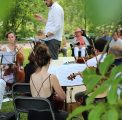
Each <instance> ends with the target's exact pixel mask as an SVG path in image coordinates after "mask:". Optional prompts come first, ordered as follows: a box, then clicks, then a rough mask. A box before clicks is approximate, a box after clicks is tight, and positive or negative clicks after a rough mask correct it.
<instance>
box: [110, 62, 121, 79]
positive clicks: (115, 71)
mask: <svg viewBox="0 0 122 120" xmlns="http://www.w3.org/2000/svg"><path fill="white" fill-rule="evenodd" d="M119 72H122V64H121V65H119V66H115V67H113V69H112V70H111V74H110V79H115V77H116V75H117V74H118V73H119Z"/></svg>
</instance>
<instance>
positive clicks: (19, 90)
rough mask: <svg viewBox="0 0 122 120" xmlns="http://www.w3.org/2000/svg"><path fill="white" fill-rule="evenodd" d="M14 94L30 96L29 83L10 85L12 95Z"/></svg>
mask: <svg viewBox="0 0 122 120" xmlns="http://www.w3.org/2000/svg"><path fill="white" fill-rule="evenodd" d="M16 96H31V91H30V84H29V83H15V84H14V85H13V86H12V97H13V99H14V98H15V97H16Z"/></svg>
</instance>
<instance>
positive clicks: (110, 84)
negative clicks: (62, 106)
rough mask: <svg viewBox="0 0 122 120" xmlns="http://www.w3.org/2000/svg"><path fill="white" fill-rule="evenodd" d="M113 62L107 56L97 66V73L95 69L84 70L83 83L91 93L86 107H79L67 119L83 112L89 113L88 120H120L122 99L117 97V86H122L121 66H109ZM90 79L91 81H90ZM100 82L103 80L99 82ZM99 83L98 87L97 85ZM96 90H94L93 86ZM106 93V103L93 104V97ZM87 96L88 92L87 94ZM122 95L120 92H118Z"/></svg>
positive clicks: (69, 119)
mask: <svg viewBox="0 0 122 120" xmlns="http://www.w3.org/2000/svg"><path fill="white" fill-rule="evenodd" d="M113 61H114V57H113V56H112V55H107V57H106V59H105V60H104V62H103V63H100V65H99V67H98V68H99V69H98V71H99V72H96V69H93V68H92V70H90V68H89V70H88V69H86V70H85V71H84V72H83V76H84V77H83V81H84V83H85V85H86V86H87V91H90V92H91V91H93V92H92V94H90V96H89V97H88V98H87V100H86V106H81V107H79V108H77V109H76V110H74V111H73V113H71V114H70V115H69V117H68V120H71V118H72V117H73V116H76V115H78V114H81V113H82V112H83V111H85V110H88V111H89V117H88V118H89V120H118V119H122V116H121V112H122V99H121V96H120V97H118V94H117V90H118V86H121V85H122V64H121V65H119V66H114V67H113V68H111V70H110V66H111V64H112V63H113ZM90 78H91V79H90ZM101 80H103V81H102V82H101ZM99 82H100V85H98V83H99ZM96 85H97V88H96V89H95V90H94V86H96ZM104 92H107V102H106V103H97V104H93V101H94V99H95V97H96V96H97V95H99V94H101V93H104ZM87 94H89V92H87ZM120 94H122V91H120ZM91 106H92V107H91Z"/></svg>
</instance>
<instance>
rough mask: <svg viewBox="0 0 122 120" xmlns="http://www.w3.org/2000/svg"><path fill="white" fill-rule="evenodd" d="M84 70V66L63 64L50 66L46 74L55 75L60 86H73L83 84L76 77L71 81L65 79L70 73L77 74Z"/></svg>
mask: <svg viewBox="0 0 122 120" xmlns="http://www.w3.org/2000/svg"><path fill="white" fill-rule="evenodd" d="M85 68H86V65H85V64H77V63H76V64H65V65H60V66H53V65H52V66H50V67H49V70H48V72H49V73H52V74H55V75H56V76H57V78H58V79H59V83H60V85H61V86H75V85H81V84H83V82H82V81H83V79H82V78H81V77H80V76H79V75H78V76H76V78H75V79H74V80H73V81H71V80H68V79H67V77H68V76H69V75H70V74H72V73H77V72H79V71H81V72H82V71H83V70H84V69H85Z"/></svg>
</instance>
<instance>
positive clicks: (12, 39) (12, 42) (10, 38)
mask: <svg viewBox="0 0 122 120" xmlns="http://www.w3.org/2000/svg"><path fill="white" fill-rule="evenodd" d="M6 39H7V42H8V43H7V44H6V45H3V46H2V47H1V50H2V51H4V52H15V54H14V55H15V61H16V55H17V54H18V53H19V54H21V55H22V56H23V57H24V55H23V49H22V46H20V45H17V44H16V35H15V33H14V32H8V33H6ZM23 60H24V59H23ZM8 61H9V60H8ZM16 67H17V64H15V65H14V64H13V65H5V66H4V70H5V72H4V75H3V78H4V80H5V81H6V82H7V83H8V84H9V83H10V84H13V83H14V82H15V80H14V78H15V76H14V68H16Z"/></svg>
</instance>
